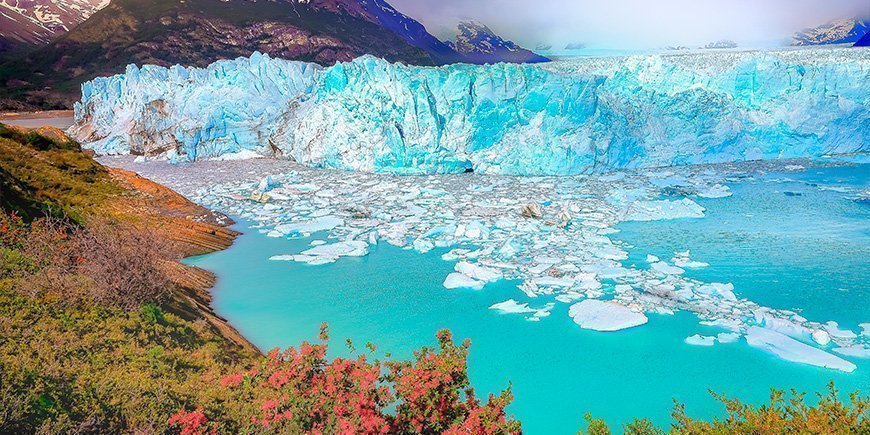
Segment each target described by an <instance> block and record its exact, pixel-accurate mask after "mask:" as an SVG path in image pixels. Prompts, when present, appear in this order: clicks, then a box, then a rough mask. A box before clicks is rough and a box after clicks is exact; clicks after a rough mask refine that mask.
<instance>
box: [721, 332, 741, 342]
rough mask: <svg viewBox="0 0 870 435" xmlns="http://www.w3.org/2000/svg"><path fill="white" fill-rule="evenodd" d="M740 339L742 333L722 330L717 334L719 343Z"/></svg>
mask: <svg viewBox="0 0 870 435" xmlns="http://www.w3.org/2000/svg"><path fill="white" fill-rule="evenodd" d="M739 339H740V334H738V333H736V332H720V333H718V334H716V340H719V343H734V342H736V341H737V340H739Z"/></svg>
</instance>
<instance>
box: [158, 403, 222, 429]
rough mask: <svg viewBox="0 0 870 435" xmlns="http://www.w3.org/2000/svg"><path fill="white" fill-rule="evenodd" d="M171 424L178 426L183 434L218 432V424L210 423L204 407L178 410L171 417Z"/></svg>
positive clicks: (171, 425)
mask: <svg viewBox="0 0 870 435" xmlns="http://www.w3.org/2000/svg"><path fill="white" fill-rule="evenodd" d="M169 426H170V427H174V428H178V429H179V430H180V433H181V435H206V434H215V433H217V425H214V424H212V425H209V424H208V419H206V417H205V414H203V412H202V408H197V409H196V411H192V412H185V411H184V410H181V411H178V413H176V414H175V415H173V416H172V417H170V418H169Z"/></svg>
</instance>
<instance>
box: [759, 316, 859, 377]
mask: <svg viewBox="0 0 870 435" xmlns="http://www.w3.org/2000/svg"><path fill="white" fill-rule="evenodd" d="M746 342H747V343H749V345H750V346H753V347H757V348H760V349H763V350H766V351H768V352H771V353H773V354H774V355H776V356H778V357H780V358H782V359H784V360H787V361H792V362H797V363H802V364H809V365H813V366H817V367H825V368H829V369H836V370H841V371H844V372H853V371H854V370H855V368H856V366H855V364H853V363H851V362H849V361H846V360H844V359H842V358H840V357H838V356H836V355H833V354H830V353H828V352H825V351H823V350H821V349H819V348H816V347H813V346H810V345H808V344H804V343H801V342H800V341H797V340H795V339H793V338H791V337H789V336H787V335H785V334H781V333H779V332H776V331H774V330H771V329H767V328H762V327H760V326H751V327H749V329H748V330H747V331H746Z"/></svg>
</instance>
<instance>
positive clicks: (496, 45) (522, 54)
mask: <svg viewBox="0 0 870 435" xmlns="http://www.w3.org/2000/svg"><path fill="white" fill-rule="evenodd" d="M457 30H458V32H459V33H458V34H457V35H456V38H455V40H454V41H448V42H447V44H448V45H449V46H450V47H451V48H453V49H454V50H456V51H458V52H459V53H460V54H463V55H464V56H465V57H467V58H468V59H470V60H471V61H472V63H496V62H521V63H534V62H547V61H549V60H550V59H547V58H546V57H544V56H541V55H538V54H535V53H533V52H531V51H529V50H526V49H525V48H523V47H520V46H519V45H517V44H515V43H514V42H512V41H508V40H506V39H503V38H502V37H501V36H498V35H496V34H495V32H493V31H492V30H491V29H490V28H489V27H487V26H486V25H484V24H482V23H479V22H476V21H463V22H460V23H459V25H458V26H457Z"/></svg>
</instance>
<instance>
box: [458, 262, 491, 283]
mask: <svg viewBox="0 0 870 435" xmlns="http://www.w3.org/2000/svg"><path fill="white" fill-rule="evenodd" d="M453 269H454V270H456V271H457V272H459V273H461V274H463V275H465V276H467V277H469V278H473V279H476V280H479V281H483V282H495V281H498V280H500V279H501V278H502V274H501V272H499V271H498V270H496V269H493V268H491V267H486V266H481V265H478V264H473V263H469V262H467V261H460V262H459V263H456V266H454V268H453Z"/></svg>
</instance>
